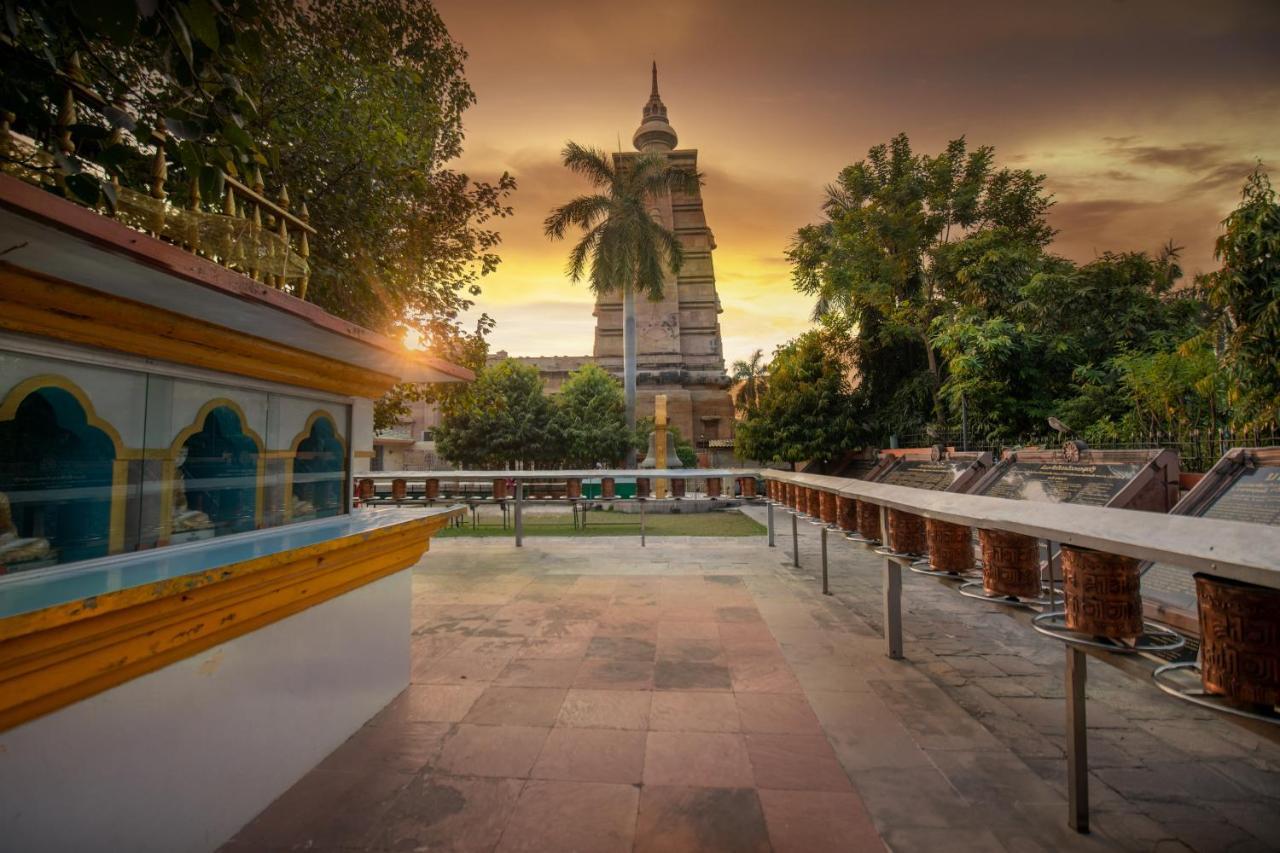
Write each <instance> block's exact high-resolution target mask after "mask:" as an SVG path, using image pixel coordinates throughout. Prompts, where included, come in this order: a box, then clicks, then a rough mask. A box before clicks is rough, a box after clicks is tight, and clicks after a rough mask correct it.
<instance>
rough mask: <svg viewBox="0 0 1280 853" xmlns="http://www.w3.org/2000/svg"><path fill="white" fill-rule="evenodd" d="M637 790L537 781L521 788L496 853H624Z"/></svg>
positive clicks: (631, 833) (631, 831)
mask: <svg viewBox="0 0 1280 853" xmlns="http://www.w3.org/2000/svg"><path fill="white" fill-rule="evenodd" d="M639 799H640V792H639V790H637V789H636V787H635V786H633V785H611V784H603V783H598V782H542V781H532V782H529V783H528V784H526V785H525V787H524V790H523V791H522V792H521V794H520V800H519V802H518V803H517V804H516V810H515V814H513V815H512V816H511V820H510V822H509V823H508V824H507V828H506V830H505V831H504V832H503V833H502V841H501V842H499V844H498V847H497V850H498V851H499V853H517V851H526V852H527V853H548V851H565V853H568V851H583V853H587V851H590V853H597V851H598V853H613V851H617V853H628V851H630V850H631V848H632V842H633V837H634V833H635V826H636V811H637V804H638V802H639Z"/></svg>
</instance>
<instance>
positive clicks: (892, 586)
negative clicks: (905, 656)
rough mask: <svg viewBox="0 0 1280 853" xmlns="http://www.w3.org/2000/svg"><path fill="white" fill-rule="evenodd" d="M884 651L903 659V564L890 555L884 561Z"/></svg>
mask: <svg viewBox="0 0 1280 853" xmlns="http://www.w3.org/2000/svg"><path fill="white" fill-rule="evenodd" d="M884 653H885V655H887V656H888V657H889V658H890V659H891V660H902V566H901V565H900V564H899V563H898V561H897V560H895V559H892V558H890V557H886V558H885V561H884Z"/></svg>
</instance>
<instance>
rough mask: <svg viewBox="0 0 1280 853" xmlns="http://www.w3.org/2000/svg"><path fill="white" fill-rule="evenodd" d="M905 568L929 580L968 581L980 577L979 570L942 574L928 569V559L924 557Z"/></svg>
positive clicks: (939, 571)
mask: <svg viewBox="0 0 1280 853" xmlns="http://www.w3.org/2000/svg"><path fill="white" fill-rule="evenodd" d="M907 568H909V569H910V570H911V571H913V572H915V573H916V574H918V575H928V576H929V577H931V578H942V579H943V580H946V581H969V580H974V579H977V578H981V577H982V571H981V570H980V569H975V570H974V571H971V572H944V571H941V570H939V569H932V568H930V567H929V558H928V557H925V558H924V559H922V560H916V561H915V562H913V563H912V564H911V565H909V566H907Z"/></svg>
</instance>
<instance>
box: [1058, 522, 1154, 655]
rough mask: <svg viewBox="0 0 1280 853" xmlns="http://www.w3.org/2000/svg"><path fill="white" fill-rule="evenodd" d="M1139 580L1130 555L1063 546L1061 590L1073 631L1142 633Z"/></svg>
mask: <svg viewBox="0 0 1280 853" xmlns="http://www.w3.org/2000/svg"><path fill="white" fill-rule="evenodd" d="M1141 582H1142V576H1141V574H1140V573H1139V572H1138V561H1137V560H1136V559H1134V558H1133V557H1123V556H1121V555H1119V554H1107V553H1105V552H1103V551H1091V550H1089V549H1087V548H1073V547H1072V546H1070V545H1063V546H1062V593H1063V598H1064V599H1065V600H1066V607H1067V627H1068V628H1069V629H1071V630H1072V631H1079V632H1081V633H1083V634H1091V635H1093V636H1095V637H1109V638H1111V639H1113V640H1122V639H1126V638H1130V637H1140V636H1142V594H1141V592H1140V589H1139V588H1140V586H1141Z"/></svg>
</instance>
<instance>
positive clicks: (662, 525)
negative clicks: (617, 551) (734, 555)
mask: <svg viewBox="0 0 1280 853" xmlns="http://www.w3.org/2000/svg"><path fill="white" fill-rule="evenodd" d="M586 515H587V524H586V527H585V528H578V529H576V530H575V529H574V527H573V516H572V515H571V514H570V513H567V512H564V513H526V514H525V516H524V535H525V536H639V535H640V515H639V513H636V514H631V513H623V512H607V511H604V510H593V511H591V512H588V513H587V514H586ZM514 519H515V516H514V514H513V515H511V516H510V520H509V521H508V526H507V529H506V530H503V529H502V517H501V516H500V515H498V513H497V512H496V511H495V510H493V509H489V510H488V511H487V512H486V511H485V510H481V512H480V526H479V527H472V526H471V517H470V515H468V516H467V519H466V526H464V527H447V528H445V529H444V530H442V531H441V532H440V533H439V534H437V535H439V536H515V530H514V528H513V526H512V525H513V524H514ZM644 532H645V535H646V536H761V535H763V534H764V533H765V528H764V526H763V525H761V524H758V523H756V522H755V521H752V520H751V519H750V518H747V517H746V516H745V515H743V514H742V513H740V512H732V511H730V512H700V513H696V514H695V513H687V514H679V515H667V514H649V515H646V516H645V518H644Z"/></svg>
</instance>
